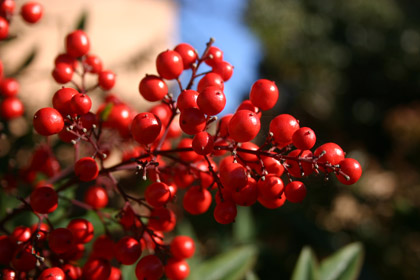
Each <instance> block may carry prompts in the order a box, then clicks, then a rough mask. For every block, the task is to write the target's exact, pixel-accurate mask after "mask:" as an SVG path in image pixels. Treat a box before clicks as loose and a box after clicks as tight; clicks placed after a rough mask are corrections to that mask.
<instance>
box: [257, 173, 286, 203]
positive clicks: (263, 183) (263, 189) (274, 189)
mask: <svg viewBox="0 0 420 280" xmlns="http://www.w3.org/2000/svg"><path fill="white" fill-rule="evenodd" d="M283 191H284V185H283V181H282V180H281V179H280V178H279V177H277V176H275V175H267V176H265V179H264V180H262V178H261V179H260V180H258V195H259V196H262V197H264V198H265V199H267V200H272V199H275V198H276V197H278V196H279V195H280V194H281V193H282V192H283Z"/></svg>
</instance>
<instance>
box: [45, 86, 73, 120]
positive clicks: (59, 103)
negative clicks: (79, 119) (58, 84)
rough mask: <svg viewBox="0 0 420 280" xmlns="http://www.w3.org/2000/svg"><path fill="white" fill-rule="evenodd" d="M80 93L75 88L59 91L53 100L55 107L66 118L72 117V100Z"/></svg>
mask: <svg viewBox="0 0 420 280" xmlns="http://www.w3.org/2000/svg"><path fill="white" fill-rule="evenodd" d="M78 93H79V92H78V91H77V90H75V89H74V88H65V87H63V88H61V89H59V90H57V91H56V92H55V93H54V95H53V98H52V104H53V107H54V108H55V109H56V110H57V111H59V112H60V113H61V114H62V115H64V116H66V115H71V114H72V108H71V99H72V98H73V96H75V95H76V94H78Z"/></svg>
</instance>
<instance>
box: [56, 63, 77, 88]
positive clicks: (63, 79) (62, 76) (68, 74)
mask: <svg viewBox="0 0 420 280" xmlns="http://www.w3.org/2000/svg"><path fill="white" fill-rule="evenodd" d="M73 71H74V70H73V67H72V65H70V64H67V63H62V62H60V63H58V64H56V65H55V67H54V70H53V71H52V76H53V78H54V80H55V81H56V82H57V83H59V84H66V83H68V82H70V81H71V79H72V78H73Z"/></svg>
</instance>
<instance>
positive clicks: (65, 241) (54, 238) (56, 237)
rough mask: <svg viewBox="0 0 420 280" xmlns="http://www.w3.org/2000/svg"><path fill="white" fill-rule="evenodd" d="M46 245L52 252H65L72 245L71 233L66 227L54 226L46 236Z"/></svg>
mask: <svg viewBox="0 0 420 280" xmlns="http://www.w3.org/2000/svg"><path fill="white" fill-rule="evenodd" d="M48 245H49V246H50V249H51V250H52V251H53V252H54V253H57V254H62V253H65V252H67V251H69V250H70V249H71V248H72V247H73V246H74V238H73V233H72V232H71V231H70V230H69V229H67V228H56V229H54V230H53V231H51V232H50V234H49V236H48Z"/></svg>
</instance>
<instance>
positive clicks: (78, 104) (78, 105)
mask: <svg viewBox="0 0 420 280" xmlns="http://www.w3.org/2000/svg"><path fill="white" fill-rule="evenodd" d="M70 107H71V110H72V112H73V113H75V114H77V115H84V114H87V113H89V111H90V108H92V100H91V99H90V97H89V96H88V95H87V94H84V93H78V94H76V95H74V96H73V97H72V99H71V100H70Z"/></svg>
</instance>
